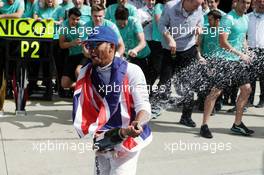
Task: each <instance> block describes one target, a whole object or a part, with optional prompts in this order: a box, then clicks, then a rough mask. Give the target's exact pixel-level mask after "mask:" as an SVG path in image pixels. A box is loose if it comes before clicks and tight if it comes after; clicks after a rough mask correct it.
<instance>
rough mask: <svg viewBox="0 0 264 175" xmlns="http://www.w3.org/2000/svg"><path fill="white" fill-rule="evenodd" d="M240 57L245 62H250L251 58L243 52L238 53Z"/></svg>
mask: <svg viewBox="0 0 264 175" xmlns="http://www.w3.org/2000/svg"><path fill="white" fill-rule="evenodd" d="M239 57H240V59H241V60H242V61H244V62H245V63H246V64H250V63H251V62H252V58H251V57H250V56H248V55H246V54H244V53H242V54H240V55H239Z"/></svg>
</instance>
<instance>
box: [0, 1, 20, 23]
mask: <svg viewBox="0 0 264 175" xmlns="http://www.w3.org/2000/svg"><path fill="white" fill-rule="evenodd" d="M2 2H3V4H2V5H3V7H1V8H0V19H1V18H21V17H22V15H23V13H24V10H25V3H24V1H20V0H3V1H2Z"/></svg>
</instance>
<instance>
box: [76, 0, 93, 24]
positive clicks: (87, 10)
mask: <svg viewBox="0 0 264 175" xmlns="http://www.w3.org/2000/svg"><path fill="white" fill-rule="evenodd" d="M72 2H73V4H74V7H77V8H78V9H79V10H80V12H81V14H82V16H81V22H82V23H83V24H85V23H86V22H88V21H89V19H90V18H89V17H90V16H91V7H90V6H88V5H85V4H84V0H73V1H72Z"/></svg>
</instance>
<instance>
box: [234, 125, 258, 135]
mask: <svg viewBox="0 0 264 175" xmlns="http://www.w3.org/2000/svg"><path fill="white" fill-rule="evenodd" d="M231 131H233V132H235V133H238V134H241V135H245V136H248V135H251V134H253V133H254V131H253V130H250V129H248V128H247V127H246V126H245V125H244V123H243V122H241V123H240V125H236V124H233V126H232V128H231Z"/></svg>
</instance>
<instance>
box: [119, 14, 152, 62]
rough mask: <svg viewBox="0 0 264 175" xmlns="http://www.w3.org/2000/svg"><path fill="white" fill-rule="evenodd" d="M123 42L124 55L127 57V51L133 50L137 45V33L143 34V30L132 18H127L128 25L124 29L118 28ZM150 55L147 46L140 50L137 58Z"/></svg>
mask: <svg viewBox="0 0 264 175" xmlns="http://www.w3.org/2000/svg"><path fill="white" fill-rule="evenodd" d="M118 29H119V31H120V33H121V36H122V38H123V41H124V43H125V48H126V49H125V53H126V55H128V51H129V50H131V49H133V48H135V47H136V46H137V45H138V42H139V41H138V37H137V34H138V33H141V32H142V33H143V28H142V25H141V24H140V22H139V21H138V20H137V19H136V18H134V17H128V23H127V25H126V26H125V27H124V28H119V27H118ZM149 54H150V49H149V47H148V45H146V47H145V48H144V49H142V50H141V51H140V52H139V53H138V55H137V58H145V57H147V56H148V55H149Z"/></svg>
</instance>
